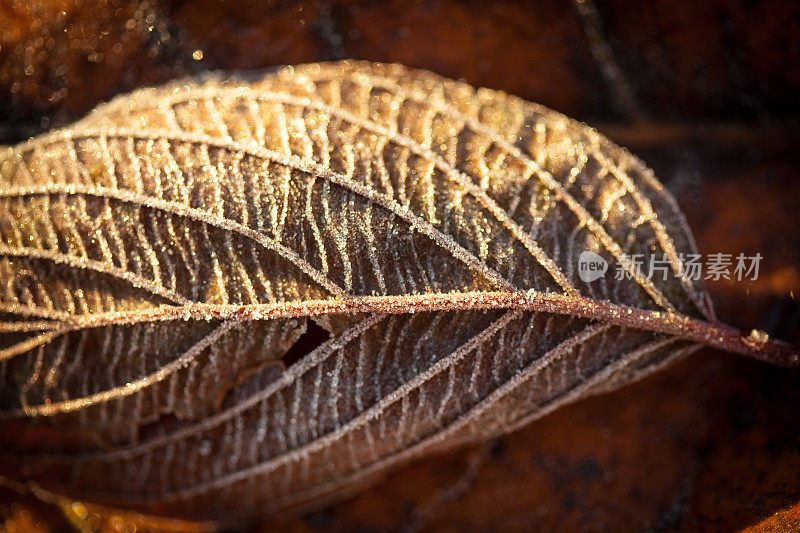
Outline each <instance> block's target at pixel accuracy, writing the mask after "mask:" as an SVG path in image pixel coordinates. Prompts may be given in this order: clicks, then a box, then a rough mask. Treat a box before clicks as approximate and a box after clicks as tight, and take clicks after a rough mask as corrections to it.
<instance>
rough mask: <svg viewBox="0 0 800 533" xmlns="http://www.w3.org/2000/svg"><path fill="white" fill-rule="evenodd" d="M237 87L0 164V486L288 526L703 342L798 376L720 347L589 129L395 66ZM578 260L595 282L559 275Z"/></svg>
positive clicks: (680, 238)
mask: <svg viewBox="0 0 800 533" xmlns="http://www.w3.org/2000/svg"><path fill="white" fill-rule="evenodd" d="M249 78H250V79H246V78H245V77H242V76H239V77H224V76H221V75H210V76H207V77H206V78H205V79H202V80H191V81H188V82H185V83H177V84H174V85H171V86H168V87H165V88H160V89H146V90H141V91H138V92H135V93H133V94H132V95H128V96H123V97H120V98H118V99H116V100H114V101H112V102H111V103H109V104H106V105H104V106H102V107H100V108H98V109H97V110H96V111H94V112H93V113H91V114H90V115H88V116H87V117H86V118H85V119H83V120H81V121H80V122H78V123H76V124H74V125H73V126H71V127H68V128H66V129H64V130H62V131H56V132H53V133H51V134H48V135H44V136H42V137H39V138H35V139H32V140H30V141H28V142H26V143H23V144H21V145H19V146H16V147H14V148H8V149H7V150H6V152H5V153H4V154H3V155H2V160H0V171H1V177H0V179H2V185H1V186H0V233H1V234H2V240H1V241H0V255H2V259H0V279H1V280H2V282H3V283H2V290H1V291H0V312H2V323H0V328H1V329H0V332H1V333H0V338H1V339H2V351H0V383H2V389H1V390H0V407H2V409H3V411H2V412H1V413H0V427H2V429H3V431H2V433H1V434H0V446H2V450H3V453H2V460H1V461H0V464H2V466H3V469H4V471H5V472H6V473H7V474H8V475H9V476H10V477H12V478H17V479H24V480H29V481H35V482H36V483H37V487H38V486H41V487H43V489H44V490H47V491H51V492H54V493H57V494H67V495H70V496H73V497H79V498H85V499H88V500H92V501H97V502H100V503H104V504H111V505H117V506H126V507H131V508H135V509H139V510H143V511H147V512H152V513H158V514H167V515H175V516H184V517H189V518H194V519H217V520H231V519H241V518H250V517H253V516H256V515H263V514H278V513H282V512H285V511H294V512H297V511H301V510H304V509H308V508H311V507H314V506H319V505H321V504H322V503H324V502H326V501H329V500H331V499H333V498H341V497H343V496H345V495H347V494H351V493H352V492H353V491H356V490H359V489H360V488H363V487H364V486H365V485H367V484H368V483H369V482H370V481H371V480H374V479H376V478H377V477H379V476H381V475H382V474H384V473H385V472H386V471H387V470H388V469H390V468H392V467H394V466H395V465H398V464H401V463H403V462H407V461H409V460H411V459H413V458H416V457H420V456H423V455H427V454H431V453H434V452H439V451H442V450H446V449H450V448H452V447H454V446H457V445H459V444H463V443H468V442H475V441H479V440H483V439H486V438H489V437H492V436H495V435H498V434H501V433H504V432H507V431H511V430H513V429H514V428H517V427H520V426H522V425H524V424H526V423H528V422H529V421H531V420H533V419H536V418H539V417H541V416H543V415H545V414H546V413H548V412H550V411H552V410H554V409H556V408H558V407H559V406H561V405H564V404H565V403H568V402H571V401H575V400H577V399H580V398H583V397H585V396H587V395H589V394H593V393H597V392H601V391H605V390H609V389H612V388H615V387H618V386H620V385H622V384H624V383H626V382H629V381H631V380H635V379H638V378H640V377H642V376H643V375H645V374H647V373H649V372H652V371H654V370H656V369H658V368H659V367H661V366H663V365H665V364H667V363H669V362H671V361H674V360H675V359H676V358H679V357H682V356H684V355H686V354H688V353H690V352H692V351H693V350H695V349H696V348H697V347H698V346H699V345H700V343H706V344H711V345H715V346H719V347H722V348H725V349H729V350H732V351H738V352H741V353H747V354H749V355H751V356H755V357H760V358H762V359H765V360H770V361H773V362H779V363H783V364H793V363H796V361H797V353H796V348H794V347H790V346H788V345H785V344H781V343H778V342H775V341H768V340H766V339H764V338H763V336H762V335H760V334H757V333H756V332H754V333H753V334H752V335H750V336H747V335H743V334H742V333H741V332H739V331H738V330H735V329H733V328H730V327H727V326H724V325H721V324H719V323H716V321H715V319H714V314H713V310H712V305H711V303H710V300H709V298H708V295H707V294H706V292H705V291H704V290H703V288H702V287H700V286H698V284H697V283H696V282H694V281H692V280H691V279H689V278H688V277H687V276H686V275H685V273H684V272H683V267H682V264H681V262H680V257H681V254H692V253H695V249H694V244H693V241H692V237H691V234H690V232H689V230H688V228H687V227H686V223H685V221H684V219H683V216H682V215H681V213H680V212H679V210H678V208H677V206H676V204H675V202H674V200H673V199H672V198H671V197H670V196H669V194H668V193H667V192H666V191H665V190H664V189H663V187H662V185H661V184H660V183H659V182H658V181H657V180H656V179H655V177H654V176H653V175H652V172H651V171H650V170H649V169H647V168H646V167H644V166H643V165H642V164H641V163H640V162H639V161H638V160H636V159H635V158H634V157H633V156H631V155H630V154H629V153H627V152H626V151H625V150H623V149H620V148H618V147H616V146H615V145H613V144H612V143H610V142H609V141H607V140H606V139H604V138H603V137H602V136H600V135H598V134H597V133H596V132H594V131H593V130H591V129H589V128H587V127H586V126H583V125H581V124H578V123H576V122H574V121H572V120H570V119H568V118H566V117H564V116H562V115H559V114H557V113H554V112H552V111H550V110H548V109H545V108H543V107H540V106H537V105H535V104H531V103H528V102H524V101H521V100H519V99H516V98H513V97H509V96H506V95H503V94H501V93H498V92H495V91H489V90H484V89H480V90H474V89H472V88H471V87H469V86H467V85H465V84H462V83H458V82H453V81H450V80H446V79H442V78H439V77H437V76H434V75H432V74H429V73H425V72H419V71H412V70H408V69H405V68H403V67H400V66H392V65H378V64H369V63H355V62H344V63H339V64H315V65H306V66H300V67H295V68H292V67H287V68H284V69H281V70H279V71H277V72H275V73H272V74H269V75H267V76H265V77H253V76H251V77H249ZM585 251H591V252H593V253H595V254H597V255H598V256H599V257H601V258H602V259H603V260H605V261H606V262H607V263H608V265H609V270H608V272H607V275H605V276H603V277H600V278H599V279H597V280H595V281H591V282H584V281H581V279H580V277H579V276H578V273H577V264H578V257H579V256H580V254H581V253H583V252H585ZM636 255H641V256H643V257H644V264H647V262H648V261H649V260H650V258H656V259H661V258H662V256H663V257H666V258H667V259H668V261H667V262H668V265H667V268H666V269H665V272H664V275H663V278H662V277H661V276H657V277H656V278H654V279H652V280H650V279H648V278H646V277H645V276H644V275H643V274H642V271H641V269H640V268H639V266H637V264H636V263H635V262H634V261H633V260H632V258H633V257H634V256H636ZM617 271H619V272H621V273H625V274H629V275H628V276H616V275H615V273H616V272H617Z"/></svg>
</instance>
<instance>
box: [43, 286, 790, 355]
mask: <svg viewBox="0 0 800 533" xmlns="http://www.w3.org/2000/svg"><path fill="white" fill-rule="evenodd" d="M462 309H525V310H530V311H539V312H544V313H554V314H561V315H570V316H577V317H582V318H588V319H592V320H602V321H604V322H608V323H611V324H614V325H617V326H623V327H629V328H635V329H644V330H649V331H655V332H659V333H664V334H668V335H673V336H675V337H679V338H682V339H687V340H691V341H694V342H698V343H701V344H706V345H708V346H713V347H715V348H719V349H722V350H725V351H729V352H734V353H739V354H742V355H747V356H749V357H752V358H754V359H758V360H761V361H766V362H768V363H772V364H775V365H779V366H785V367H800V348H798V347H797V346H793V345H791V344H788V343H785V342H782V341H778V340H770V339H769V338H768V337H767V335H766V333H763V332H758V331H756V330H753V331H752V332H751V333H749V334H748V333H745V332H743V331H741V330H739V329H736V328H734V327H731V326H728V325H726V324H722V323H719V322H706V321H703V320H698V319H694V318H690V317H688V316H686V315H682V314H680V313H675V312H670V311H648V310H644V309H638V308H635V307H626V306H622V305H618V304H614V303H611V302H608V301H600V300H593V299H589V298H582V297H579V296H571V295H566V294H558V293H538V292H533V291H528V292H522V291H520V292H506V291H495V292H466V293H448V294H414V295H404V296H362V297H355V298H344V299H332V300H306V301H299V302H283V303H274V304H254V305H214V304H196V305H188V306H165V307H157V308H152V309H146V310H143V311H133V312H118V313H108V314H102V315H82V316H76V317H75V318H74V320H71V321H68V322H67V323H66V324H65V326H64V330H70V329H79V328H86V327H98V326H104V325H110V324H125V323H133V322H152V321H164V320H179V319H193V320H198V319H201V320H209V319H221V318H227V319H234V320H241V321H246V320H268V319H273V318H288V317H304V316H314V315H321V314H346V313H381V314H402V313H417V312H423V311H453V310H462ZM54 333H57V332H54Z"/></svg>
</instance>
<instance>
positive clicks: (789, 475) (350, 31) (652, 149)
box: [0, 0, 800, 531]
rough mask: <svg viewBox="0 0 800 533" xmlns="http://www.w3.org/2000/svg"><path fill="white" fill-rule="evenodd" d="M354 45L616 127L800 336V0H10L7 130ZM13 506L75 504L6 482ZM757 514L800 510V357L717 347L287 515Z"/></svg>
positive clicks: (760, 299) (770, 310)
mask: <svg viewBox="0 0 800 533" xmlns="http://www.w3.org/2000/svg"><path fill="white" fill-rule="evenodd" d="M347 57H355V58H363V59H371V60H379V61H397V62H401V63H404V64H406V65H409V66H414V67H420V68H426V69H429V70H433V71H435V72H437V73H439V74H443V75H445V76H448V77H452V78H463V79H465V80H466V81H468V82H470V83H472V84H474V85H480V86H486V87H491V88H495V89H502V90H505V91H508V92H510V93H513V94H516V95H519V96H522V97H524V98H526V99H528V100H532V101H536V102H540V103H542V104H545V105H547V106H550V107H552V108H554V109H556V110H558V111H561V112H563V113H565V114H567V115H569V116H572V117H574V118H577V119H579V120H583V121H586V122H587V123H588V124H590V125H592V126H595V127H597V128H598V129H599V130H600V131H601V132H604V133H606V134H607V135H608V136H609V137H610V138H611V139H612V140H614V141H616V142H618V143H619V144H621V145H623V146H626V147H628V148H630V149H631V150H632V151H633V152H634V153H636V154H638V155H639V156H641V157H642V158H643V159H644V160H645V161H646V162H647V163H648V164H649V165H651V166H652V167H653V168H654V169H655V170H656V174H657V175H658V176H659V177H660V179H661V180H662V181H663V182H664V183H665V184H666V185H667V186H668V187H669V188H670V189H671V190H672V191H673V192H674V193H675V195H676V196H677V197H678V201H679V203H680V204H681V206H682V208H683V210H684V211H685V213H686V214H687V217H688V218H689V223H690V226H691V227H692V229H693V231H694V232H695V235H696V237H697V240H698V247H699V248H700V251H701V252H703V253H713V252H727V253H733V254H737V253H740V252H741V253H745V254H747V255H752V254H755V253H756V252H760V253H761V254H762V255H763V256H764V260H763V262H762V268H761V273H760V276H759V278H758V280H757V281H753V282H742V283H731V282H724V281H723V282H716V283H713V284H711V285H710V289H711V291H712V296H713V299H714V301H715V303H716V305H717V311H718V315H719V316H720V318H721V319H722V320H724V321H727V322H730V323H732V324H734V325H737V326H740V327H742V328H747V329H749V328H754V327H755V328H761V329H764V330H766V331H768V332H769V333H770V334H771V335H773V336H777V337H780V338H783V339H785V340H789V341H792V342H794V343H798V344H800V307H799V306H798V303H797V297H798V295H800V228H799V227H798V222H797V221H798V219H800V217H798V209H799V208H798V201H800V179H798V173H799V171H798V170H797V168H798V157H797V156H796V153H797V150H798V149H797V143H798V141H800V138H799V137H800V133H799V132H800V128H798V126H799V125H800V124H799V120H798V119H799V118H800V106H799V105H798V94H800V3H798V2H793V1H785V2H756V1H747V2H726V1H722V0H714V1H710V0H709V1H704V2H686V1H683V0H674V1H664V2H652V3H651V2H637V1H634V0H611V1H608V2H603V3H602V4H600V3H598V5H597V6H596V8H595V7H594V6H592V5H591V4H578V3H570V2H568V1H566V0H562V1H552V2H511V1H495V2H491V3H488V2H487V3H482V2H466V1H465V2H457V1H455V0H427V1H423V2H415V3H409V2H400V1H394V2H391V1H390V2H377V1H352V2H348V1H339V2H334V3H324V2H311V1H309V2H303V1H300V2H286V3H276V2H262V1H259V0H234V1H227V2H225V1H223V2H218V1H216V0H195V1H184V2H180V1H176V2H163V1H161V2H159V1H149V2H148V1H142V2H137V1H124V0H122V1H115V0H108V1H102V0H100V1H96V2H89V1H84V2H81V1H79V0H73V1H57V0H44V1H33V0H31V1H29V2H11V1H10V0H0V143H13V142H16V141H18V140H20V139H23V138H25V137H27V136H29V135H32V134H35V133H38V132H39V131H42V130H43V129H48V128H50V127H54V126H58V125H62V124H64V123H66V122H69V121H70V120H74V119H75V118H77V117H79V116H81V115H82V114H83V113H85V112H86V111H87V110H88V109H90V108H91V107H92V106H94V105H95V104H97V103H98V102H101V101H103V100H105V99H107V98H109V97H110V96H112V95H114V94H116V93H118V92H124V91H128V90H130V89H133V88H135V87H138V86H142V85H152V84H157V83H161V82H163V81H166V80H168V79H170V78H173V77H176V76H182V75H190V74H192V73H195V72H199V71H202V70H209V69H227V70H231V69H261V68H268V67H272V66H275V65H280V64H287V63H301V62H309V61H319V60H332V59H341V58H347ZM198 58H199V59H198ZM2 523H5V527H6V528H8V529H9V530H10V531H13V530H14V528H16V530H18V531H20V530H26V528H32V527H40V528H41V530H43V531H48V530H53V531H55V530H60V529H62V528H64V527H67V522H66V521H65V519H64V518H63V516H62V514H61V513H60V512H59V511H58V510H57V509H54V508H50V507H48V506H45V505H42V504H38V503H36V502H35V501H34V500H32V499H31V498H27V497H18V496H16V495H14V494H13V493H11V492H10V491H5V490H4V489H1V488H0V524H2ZM93 523H94V524H95V525H97V526H98V527H100V528H105V529H106V530H114V528H117V527H118V526H119V527H122V529H120V530H124V526H125V525H126V524H125V523H124V521H122V522H120V521H119V520H117V521H114V520H111V519H108V517H105V518H102V517H96V519H95V521H94V522H93ZM84 525H86V523H85V524H84ZM127 525H131V524H130V523H128V524H127ZM273 525H274V524H268V523H265V524H257V525H254V526H253V527H255V528H256V529H263V530H269V529H270V528H271V527H272V526H273ZM138 526H139V528H140V530H141V529H142V528H143V527H146V525H145V524H143V523H141V522H139V523H138ZM749 526H754V527H755V528H756V529H758V530H761V531H796V530H800V373H799V372H797V371H787V370H784V369H780V368H773V367H770V366H767V365H764V364H759V363H756V362H753V361H748V360H745V359H742V358H739V357H736V356H732V355H728V354H724V353H720V352H715V351H713V350H702V351H700V352H698V353H697V354H695V355H694V356H692V357H691V358H689V359H687V360H685V361H683V362H681V363H679V364H677V365H675V366H673V367H671V368H669V369H667V370H666V371H664V372H661V373H660V374H658V375H655V376H652V377H650V378H648V379H646V380H644V381H642V382H639V383H637V384H634V385H631V386H628V387H625V388H624V389H622V390H620V391H618V392H616V393H613V394H610V395H604V396H598V397H594V398H590V399H587V400H584V401H582V402H580V403H578V404H575V405H572V406H570V407H567V408H565V409H562V410H560V411H558V412H556V413H554V414H553V415H551V416H548V417H546V418H545V419H543V420H541V421H539V422H536V423H534V424H532V425H530V426H529V427H527V428H525V429H523V430H521V431H518V432H517V433H514V434H512V435H508V436H506V437H504V438H502V439H499V440H497V441H495V442H492V443H488V444H487V445H485V446H481V447H477V448H470V449H465V450H460V451H456V452H454V453H452V454H449V455H447V456H444V457H435V458H432V459H429V460H427V461H422V462H419V463H417V464H414V465H411V466H410V467H408V468H406V469H404V470H402V471H399V472H397V473H395V474H393V475H391V476H390V477H388V478H387V479H386V481H385V482H383V483H382V484H380V485H378V486H376V487H375V488H373V489H372V490H369V491H367V492H365V493H364V494H362V495H360V496H357V497H356V498H354V499H351V500H349V501H346V502H343V503H341V504H338V505H335V506H333V507H330V508H328V509H324V510H321V511H319V512H317V513H314V514H313V515H310V516H308V517H305V518H303V519H298V520H294V521H292V522H290V523H289V524H288V527H289V529H290V530H292V531H315V530H334V531H338V530H353V529H357V530H362V531H381V530H396V529H403V528H404V529H408V530H415V529H423V530H456V529H459V530H460V529H467V528H469V529H477V530H494V529H505V530H511V529H521V528H526V529H530V528H535V529H546V530H551V529H554V530H590V531H602V530H612V531H628V530H630V531H673V530H697V529H704V530H708V529H711V530H737V529H742V528H746V527H749ZM283 527H286V526H285V525H284V526H283ZM20 528H21V529H20Z"/></svg>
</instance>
